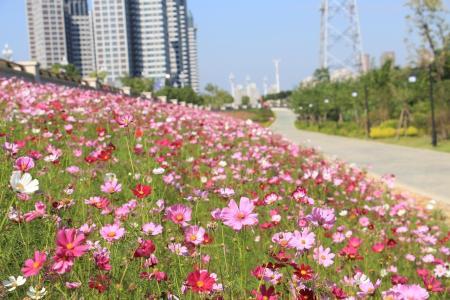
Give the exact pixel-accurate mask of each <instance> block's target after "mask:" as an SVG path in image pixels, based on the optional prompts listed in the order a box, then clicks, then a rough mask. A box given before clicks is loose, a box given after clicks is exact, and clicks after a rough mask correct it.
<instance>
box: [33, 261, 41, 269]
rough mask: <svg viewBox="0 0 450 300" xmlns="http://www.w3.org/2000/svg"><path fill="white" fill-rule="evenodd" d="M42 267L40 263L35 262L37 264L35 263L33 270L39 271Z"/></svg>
mask: <svg viewBox="0 0 450 300" xmlns="http://www.w3.org/2000/svg"><path fill="white" fill-rule="evenodd" d="M40 266H41V263H40V262H38V261H35V262H34V263H33V269H37V268H39V267H40Z"/></svg>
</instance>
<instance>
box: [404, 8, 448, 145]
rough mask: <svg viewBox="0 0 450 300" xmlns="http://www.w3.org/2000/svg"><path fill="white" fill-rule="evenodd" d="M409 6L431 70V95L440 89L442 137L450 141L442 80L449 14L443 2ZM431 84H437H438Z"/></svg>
mask: <svg viewBox="0 0 450 300" xmlns="http://www.w3.org/2000/svg"><path fill="white" fill-rule="evenodd" d="M407 5H408V7H409V8H410V9H411V14H410V15H409V16H407V19H408V20H409V21H410V22H411V24H412V26H413V29H412V30H411V31H416V33H418V35H419V36H420V37H421V44H420V45H419V47H418V52H419V54H420V58H421V59H420V63H421V65H422V66H426V67H428V68H429V73H430V93H433V92H434V91H433V87H434V86H435V87H436V92H435V94H436V95H437V105H438V107H439V108H438V109H437V111H439V114H438V116H437V118H438V122H439V127H440V132H441V135H442V137H443V138H445V139H447V138H448V137H449V131H450V126H449V123H450V122H449V121H450V103H449V100H446V99H445V88H444V85H443V84H442V81H443V79H444V78H445V75H446V74H445V73H446V68H447V63H448V57H449V56H450V30H449V24H448V12H447V10H446V8H445V7H444V3H443V1H442V0H408V2H407ZM431 81H436V82H435V84H434V82H431ZM431 98H432V97H430V99H431ZM431 102H433V101H431ZM431 106H434V104H432V105H431ZM433 110H434V109H433ZM433 125H434V118H433ZM433 128H434V126H433ZM433 132H435V131H433ZM433 143H434V142H433Z"/></svg>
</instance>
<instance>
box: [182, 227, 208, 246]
mask: <svg viewBox="0 0 450 300" xmlns="http://www.w3.org/2000/svg"><path fill="white" fill-rule="evenodd" d="M205 233H206V231H205V229H204V228H202V227H199V226H196V225H195V226H189V227H187V229H186V231H185V233H184V238H185V241H186V242H187V243H191V244H194V245H200V244H201V243H203V240H204V236H205Z"/></svg>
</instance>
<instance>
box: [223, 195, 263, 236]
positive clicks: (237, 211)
mask: <svg viewBox="0 0 450 300" xmlns="http://www.w3.org/2000/svg"><path fill="white" fill-rule="evenodd" d="M254 209H255V206H254V205H253V203H252V202H251V201H250V199H248V198H245V197H242V198H241V201H240V203H239V207H238V206H237V204H236V202H235V201H234V200H230V202H229V203H228V207H225V208H224V209H222V214H221V217H222V220H223V221H224V222H223V223H224V224H225V225H227V226H230V227H231V228H233V229H234V230H237V231H239V230H241V229H242V227H243V226H245V225H248V226H253V225H255V224H257V223H258V214H257V213H253V210H254Z"/></svg>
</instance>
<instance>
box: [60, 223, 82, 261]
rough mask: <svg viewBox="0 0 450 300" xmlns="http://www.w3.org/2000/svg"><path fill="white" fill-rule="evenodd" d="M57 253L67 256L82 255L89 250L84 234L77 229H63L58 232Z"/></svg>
mask: <svg viewBox="0 0 450 300" xmlns="http://www.w3.org/2000/svg"><path fill="white" fill-rule="evenodd" d="M56 245H57V248H56V253H57V255H59V256H65V257H80V256H82V255H83V254H85V253H86V252H87V251H88V248H89V247H88V246H87V245H86V239H85V236H84V234H82V233H77V230H76V229H73V228H71V229H61V230H59V231H58V233H57V234H56Z"/></svg>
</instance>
